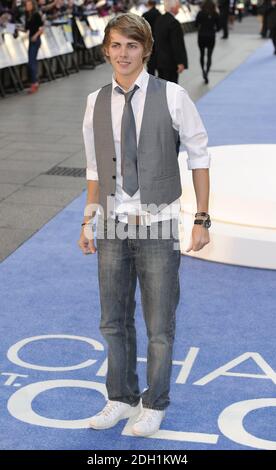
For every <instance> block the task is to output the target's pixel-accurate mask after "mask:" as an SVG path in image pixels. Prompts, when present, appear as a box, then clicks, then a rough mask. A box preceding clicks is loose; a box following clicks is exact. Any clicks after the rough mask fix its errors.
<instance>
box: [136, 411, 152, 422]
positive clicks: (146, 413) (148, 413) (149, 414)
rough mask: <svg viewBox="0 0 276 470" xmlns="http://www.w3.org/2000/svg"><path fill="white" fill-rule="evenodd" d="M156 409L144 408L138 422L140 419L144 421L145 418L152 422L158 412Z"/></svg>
mask: <svg viewBox="0 0 276 470" xmlns="http://www.w3.org/2000/svg"><path fill="white" fill-rule="evenodd" d="M156 411H157V410H143V412H142V414H141V415H140V416H139V418H138V420H137V421H136V423H138V422H139V421H143V420H146V421H148V422H151V421H152V420H153V419H154V418H155V416H156V414H157V413H156Z"/></svg>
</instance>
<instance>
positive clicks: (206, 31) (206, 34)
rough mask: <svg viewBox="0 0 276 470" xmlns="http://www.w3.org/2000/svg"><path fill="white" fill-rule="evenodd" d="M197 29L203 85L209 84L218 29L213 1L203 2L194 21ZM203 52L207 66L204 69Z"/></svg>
mask: <svg viewBox="0 0 276 470" xmlns="http://www.w3.org/2000/svg"><path fill="white" fill-rule="evenodd" d="M195 24H196V27H197V28H198V47H199V50H200V65H201V68H202V74H203V78H204V81H205V83H209V79H208V74H209V71H210V68H211V64H212V54H213V50H214V47H215V41H216V32H217V31H219V29H220V21H219V14H218V13H217V11H216V6H215V4H214V2H213V0H205V1H204V2H203V3H202V5H201V10H200V11H199V12H198V14H197V17H196V21H195ZM205 51H207V64H206V67H205Z"/></svg>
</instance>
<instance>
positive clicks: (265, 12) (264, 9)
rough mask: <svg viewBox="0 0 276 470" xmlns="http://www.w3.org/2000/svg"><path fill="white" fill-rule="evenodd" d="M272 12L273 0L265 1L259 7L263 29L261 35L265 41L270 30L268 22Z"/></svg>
mask: <svg viewBox="0 0 276 470" xmlns="http://www.w3.org/2000/svg"><path fill="white" fill-rule="evenodd" d="M270 10H271V0H263V1H262V3H261V5H260V7H259V12H260V14H261V15H262V28H261V32H260V35H261V36H262V38H264V39H265V38H266V37H267V33H268V29H269V28H268V24H267V22H268V16H269V13H270Z"/></svg>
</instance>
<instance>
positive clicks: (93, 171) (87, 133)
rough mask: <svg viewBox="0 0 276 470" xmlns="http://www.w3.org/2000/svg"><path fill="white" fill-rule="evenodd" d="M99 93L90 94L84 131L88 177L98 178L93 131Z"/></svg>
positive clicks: (90, 178)
mask: <svg viewBox="0 0 276 470" xmlns="http://www.w3.org/2000/svg"><path fill="white" fill-rule="evenodd" d="M96 97H97V93H91V94H90V95H88V98H87V104H86V110H85V114H84V119H83V126H82V133H83V140H84V147H85V154H86V179H87V180H94V181H95V180H98V179H99V177H98V171H97V162H96V153H95V144H94V132H93V112H94V105H95V100H96Z"/></svg>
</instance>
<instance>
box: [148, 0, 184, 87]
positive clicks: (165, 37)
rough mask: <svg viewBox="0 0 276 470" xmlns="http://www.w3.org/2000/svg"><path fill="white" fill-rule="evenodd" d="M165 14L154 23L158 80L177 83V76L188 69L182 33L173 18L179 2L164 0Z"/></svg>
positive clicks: (177, 0) (177, 22)
mask: <svg viewBox="0 0 276 470" xmlns="http://www.w3.org/2000/svg"><path fill="white" fill-rule="evenodd" d="M164 7H165V11H166V13H165V14H164V15H161V16H160V17H159V18H158V19H157V21H156V23H155V54H156V67H157V70H158V76H159V78H163V79H164V80H168V81H170V82H175V83H178V74H179V73H182V72H183V71H184V70H185V69H187V68H188V58H187V53H186V48H185V42H184V37H183V31H182V28H181V25H180V23H179V21H177V19H176V18H175V16H176V15H177V13H178V11H179V8H180V3H179V0H164Z"/></svg>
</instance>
